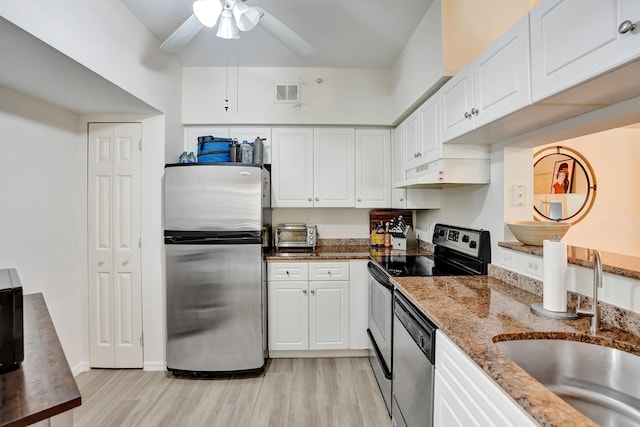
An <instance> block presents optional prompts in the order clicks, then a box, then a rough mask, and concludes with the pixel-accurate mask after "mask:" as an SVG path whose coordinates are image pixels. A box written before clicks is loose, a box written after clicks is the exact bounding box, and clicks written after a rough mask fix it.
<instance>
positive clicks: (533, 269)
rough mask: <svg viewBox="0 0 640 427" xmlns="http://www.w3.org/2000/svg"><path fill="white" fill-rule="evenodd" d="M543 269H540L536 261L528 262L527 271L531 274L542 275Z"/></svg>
mask: <svg viewBox="0 0 640 427" xmlns="http://www.w3.org/2000/svg"><path fill="white" fill-rule="evenodd" d="M541 270H542V268H541V267H540V263H538V262H536V261H529V262H527V271H528V272H529V273H531V274H537V275H540V272H541Z"/></svg>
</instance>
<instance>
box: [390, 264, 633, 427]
mask: <svg viewBox="0 0 640 427" xmlns="http://www.w3.org/2000/svg"><path fill="white" fill-rule="evenodd" d="M393 282H394V283H395V284H396V286H397V288H398V289H400V291H401V292H402V293H403V294H405V295H406V296H407V297H409V299H410V300H411V301H413V303H414V304H416V306H417V307H418V308H420V309H421V310H422V311H423V312H424V314H425V315H426V316H427V317H428V318H429V319H431V320H432V321H433V322H434V323H435V324H436V325H437V326H438V328H440V330H441V331H442V332H443V333H444V334H445V335H447V336H448V337H449V338H450V339H451V340H452V341H454V342H455V343H456V344H457V345H458V346H459V347H460V348H461V349H462V351H463V352H464V353H466V354H467V355H468V356H469V357H470V358H471V359H472V360H473V361H474V362H475V363H476V364H477V365H478V366H479V367H480V368H482V369H483V370H484V371H485V372H486V373H487V374H488V375H489V376H490V377H491V378H492V379H493V380H494V381H495V382H496V383H498V385H500V386H501V387H502V388H503V389H504V391H505V392H506V393H507V394H509V395H510V396H511V397H512V398H513V399H514V400H515V401H516V402H517V403H518V404H519V405H520V406H522V407H523V408H524V410H525V411H527V412H528V413H529V414H530V415H531V416H532V417H533V418H534V419H535V420H536V421H537V422H538V423H540V424H541V425H545V426H561V425H584V426H595V425H596V424H595V423H594V422H593V421H591V420H590V419H589V418H587V417H585V416H584V415H583V414H581V413H580V412H578V411H577V410H575V409H574V408H573V407H571V406H570V405H569V404H567V403H566V402H565V401H563V400H562V399H560V398H559V397H558V396H556V395H555V394H554V393H553V392H551V391H549V389H547V388H546V387H544V386H543V385H542V384H540V383H539V382H538V381H536V380H535V379H533V377H531V376H530V375H529V374H527V373H526V372H525V371H524V370H522V369H521V368H520V367H519V366H517V365H516V364H515V363H514V362H512V361H511V360H510V359H509V358H507V357H506V356H505V355H503V353H502V352H500V351H499V350H498V348H497V347H496V345H495V342H497V341H503V340H513V339H527V338H538V339H569V340H576V341H584V342H591V343H594V344H602V345H606V346H609V347H615V348H619V349H622V350H625V351H629V352H632V353H635V354H639V355H640V338H639V337H636V336H634V335H631V334H629V333H626V332H624V331H621V330H619V329H615V328H613V327H611V326H609V325H607V324H602V327H603V330H602V331H600V332H598V333H597V334H596V335H591V334H590V332H589V325H590V319H589V318H586V317H585V318H580V319H578V320H554V319H548V318H544V317H540V316H537V315H534V314H532V313H531V312H530V306H531V304H532V303H534V302H541V301H542V298H541V297H539V296H536V295H534V294H532V293H529V292H526V291H524V290H521V289H519V288H516V287H513V286H511V285H509V284H506V283H504V282H502V281H500V280H498V279H496V278H494V277H490V276H481V277H478V276H474V277H460V276H448V277H403V278H402V277H401V278H393Z"/></svg>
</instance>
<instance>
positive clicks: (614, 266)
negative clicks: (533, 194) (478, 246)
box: [498, 241, 640, 279]
mask: <svg viewBox="0 0 640 427" xmlns="http://www.w3.org/2000/svg"><path fill="white" fill-rule="evenodd" d="M498 246H501V247H503V248H507V249H512V250H514V251H518V252H524V253H527V254H531V255H537V256H540V257H541V256H542V255H543V250H542V246H531V245H525V244H524V243H521V242H518V241H515V242H498ZM593 252H594V251H593V249H587V248H581V247H579V246H571V245H568V246H567V262H568V263H569V264H575V265H580V266H582V267H587V268H593ZM598 252H599V253H600V259H601V260H602V271H604V272H607V273H611V274H617V275H619V276H625V277H629V278H632V279H640V258H638V257H635V256H631V255H623V254H616V253H612V252H605V251H598Z"/></svg>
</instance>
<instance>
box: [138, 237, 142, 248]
mask: <svg viewBox="0 0 640 427" xmlns="http://www.w3.org/2000/svg"><path fill="white" fill-rule="evenodd" d="M138 249H142V237H138Z"/></svg>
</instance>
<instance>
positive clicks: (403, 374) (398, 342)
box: [391, 292, 437, 427]
mask: <svg viewBox="0 0 640 427" xmlns="http://www.w3.org/2000/svg"><path fill="white" fill-rule="evenodd" d="M393 313H394V319H393V362H392V363H393V385H392V390H393V403H392V409H391V416H392V418H393V422H394V423H395V425H397V426H399V427H418V426H432V425H433V380H434V376H435V366H434V365H435V358H436V351H435V343H436V329H437V328H436V326H435V325H434V324H433V323H432V322H431V321H429V319H427V318H426V317H425V316H424V315H423V314H422V313H421V312H420V311H419V310H418V309H416V308H415V307H414V306H413V304H411V302H409V300H408V299H407V298H405V297H404V295H402V294H401V293H400V292H395V296H394V309H393Z"/></svg>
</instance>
